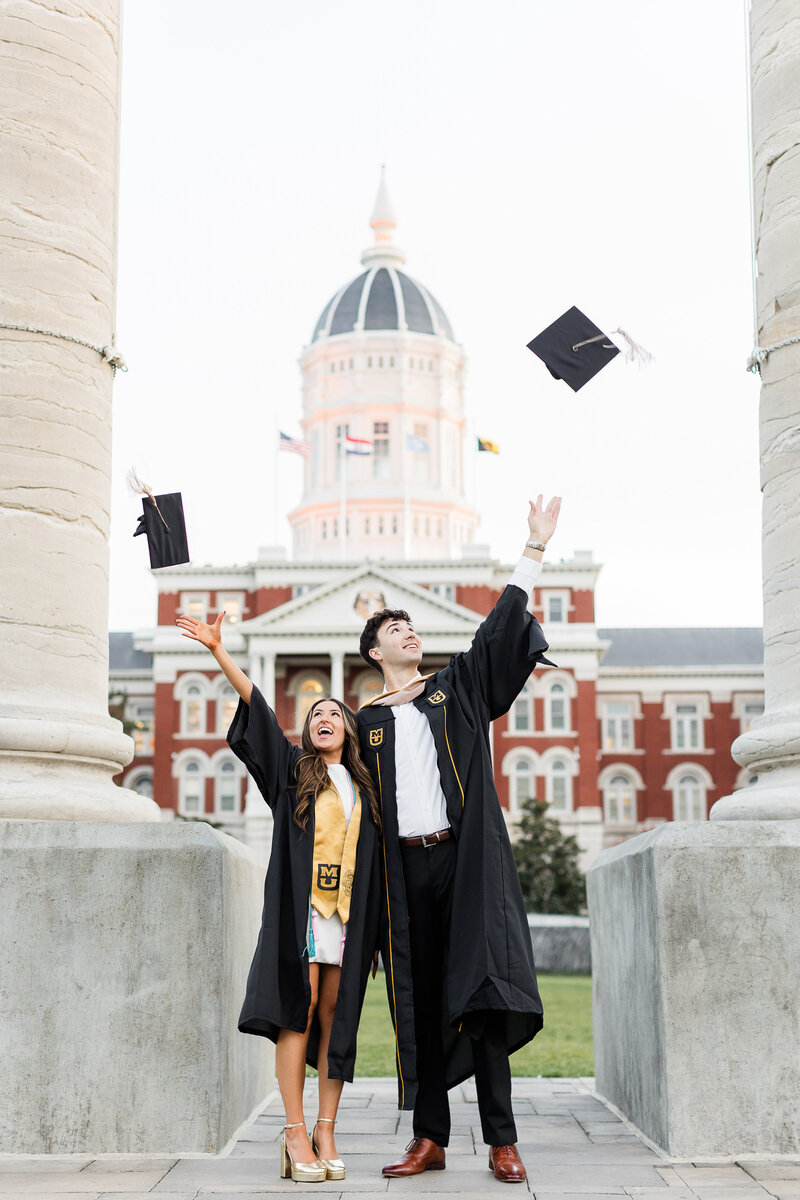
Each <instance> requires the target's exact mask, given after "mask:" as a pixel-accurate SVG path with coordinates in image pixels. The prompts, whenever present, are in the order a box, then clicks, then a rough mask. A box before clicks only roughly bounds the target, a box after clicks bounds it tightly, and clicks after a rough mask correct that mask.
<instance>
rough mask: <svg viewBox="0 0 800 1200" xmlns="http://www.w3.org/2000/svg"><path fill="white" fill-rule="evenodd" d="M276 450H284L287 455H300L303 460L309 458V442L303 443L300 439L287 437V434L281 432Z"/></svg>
mask: <svg viewBox="0 0 800 1200" xmlns="http://www.w3.org/2000/svg"><path fill="white" fill-rule="evenodd" d="M278 449H279V450H286V451H287V452H288V453H289V454H300V455H301V456H302V457H303V458H307V459H310V458H311V442H304V441H302V440H301V439H300V438H293V437H289V435H288V433H283V432H282V431H281V433H280V438H279V440H278Z"/></svg>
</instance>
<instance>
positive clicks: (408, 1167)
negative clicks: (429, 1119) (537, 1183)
mask: <svg viewBox="0 0 800 1200" xmlns="http://www.w3.org/2000/svg"><path fill="white" fill-rule="evenodd" d="M444 1157H445V1156H444V1146H437V1145H436V1142H432V1141H431V1139H430V1138H421V1137H415V1138H412V1139H411V1141H410V1142H409V1143H408V1145H407V1146H406V1152H405V1154H404V1155H403V1157H402V1158H398V1160H397V1162H393V1163H389V1165H388V1167H384V1168H383V1174H384V1175H390V1176H400V1175H419V1174H420V1172H422V1171H443V1170H444V1167H445V1162H444ZM522 1170H523V1172H524V1171H525V1168H524V1167H523V1168H522ZM522 1178H523V1179H524V1178H525V1176H524V1174H523V1176H522Z"/></svg>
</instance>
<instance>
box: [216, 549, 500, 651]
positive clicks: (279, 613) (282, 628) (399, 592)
mask: <svg viewBox="0 0 800 1200" xmlns="http://www.w3.org/2000/svg"><path fill="white" fill-rule="evenodd" d="M378 608H402V609H405V610H406V612H408V613H409V615H410V617H411V619H412V621H413V622H414V626H415V628H416V629H417V630H418V631H419V632H420V633H421V634H423V635H424V634H426V633H427V634H432V633H444V634H456V635H461V636H463V635H464V634H470V635H471V634H472V633H474V632H475V629H476V628H477V626H478V625H479V624H480V622H481V621H482V620H483V617H482V615H481V614H480V613H475V612H473V611H472V610H471V609H469V608H464V607H463V606H462V605H460V604H452V603H451V602H449V601H447V600H443V599H442V598H441V597H440V596H437V595H435V594H434V593H433V592H430V591H428V589H427V588H424V587H420V586H419V585H418V584H415V583H410V582H409V581H408V580H406V579H401V578H399V577H398V576H396V575H392V574H391V573H390V572H388V571H384V570H383V568H382V567H379V566H376V565H375V564H370V563H367V564H364V565H363V566H360V567H358V568H356V569H355V570H353V571H343V572H342V573H341V575H336V576H334V577H333V578H331V579H330V580H329V581H328V582H327V583H324V584H321V585H320V586H319V587H317V588H314V590H313V591H310V592H307V593H306V594H305V595H304V596H298V597H297V599H295V600H288V601H287V602H286V603H285V604H280V605H278V606H277V607H276V608H272V609H270V610H269V612H265V613H261V614H260V615H259V616H257V617H253V619H252V620H250V621H243V622H242V624H241V625H240V626H239V630H240V632H241V633H243V634H244V635H245V636H252V635H254V634H268V635H273V636H274V635H286V634H319V633H346V634H350V635H352V636H353V637H356V636H357V635H358V634H359V632H360V631H361V629H363V627H364V622H365V621H366V620H367V618H368V617H369V615H370V613H372V612H375V611H376V610H377V609H378Z"/></svg>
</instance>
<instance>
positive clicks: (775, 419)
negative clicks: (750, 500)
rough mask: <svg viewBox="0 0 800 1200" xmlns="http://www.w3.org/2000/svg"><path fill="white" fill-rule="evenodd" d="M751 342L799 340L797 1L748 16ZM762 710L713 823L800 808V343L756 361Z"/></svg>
mask: <svg viewBox="0 0 800 1200" xmlns="http://www.w3.org/2000/svg"><path fill="white" fill-rule="evenodd" d="M750 22H751V24H750V33H751V57H752V67H751V91H752V112H753V168H754V169H753V178H754V188H753V192H754V195H753V202H754V226H755V252H756V262H757V268H758V275H757V314H758V315H757V326H758V345H759V346H761V347H765V348H769V347H771V346H775V345H776V344H777V343H779V342H783V341H784V340H786V339H791V338H795V337H797V338H800V86H798V79H800V2H799V0H778V3H769V2H768V0H754V3H753V5H752V9H751V14H750ZM761 375H762V383H761V402H760V415H759V429H760V454H761V490H762V493H763V508H762V537H763V542H762V565H763V596H764V691H765V697H764V699H765V710H764V715H763V717H761V718H760V719H758V720H757V721H755V722H754V724H753V726H752V728H751V729H750V731H749V732H748V733H746V734H743V735H742V736H741V737H739V738H737V739H736V741H735V742H734V744H733V756H734V758H735V759H736V761H737V762H738V763H740V764H741V765H742V766H746V767H749V769H750V770H751V771H752V772H753V774H754V775H755V776H757V782H756V783H754V784H751V785H749V786H748V787H746V788H742V789H741V790H740V791H738V792H736V793H735V794H734V795H733V796H725V797H723V798H722V799H721V800H719V801H718V802H717V804H716V805H715V806H714V808H713V810H712V813H711V816H712V819H714V820H730V819H735V818H740V819H746V820H776V819H787V818H799V817H800V343H798V344H794V345H789V346H784V347H782V348H779V349H775V350H773V351H772V352H771V353H770V354H769V357H768V358H767V359H766V361H765V362H764V363H763V364H762V368H761Z"/></svg>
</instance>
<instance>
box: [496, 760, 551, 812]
mask: <svg viewBox="0 0 800 1200" xmlns="http://www.w3.org/2000/svg"><path fill="white" fill-rule="evenodd" d="M520 763H525V764H526V765H527V766H528V767H529V768H530V770H529V772H525V774H529V776H530V780H531V795H533V796H535V795H536V794H537V791H538V788H537V783H536V781H537V779H538V778H539V776H540V775H541V769H540V766H539V756H538V755H537V754H536V752H535V751H534V750H529V749H527V747H526V748H525V749H522V748H521V747H519V748H517V749H515V750H509V752H508V754H506V756H505V758H504V759H503V762H502V764H501V767H500V771H501V774H502V775H504V776H505V777H506V779H508V812H509V816H517V815H518V814H519V813H520V812H521V811H522V803H521V800H520V797H519V794H518V790H517V789H518V782H519V780H520V778H522V775H523V773H522V772H520V770H519V765H520Z"/></svg>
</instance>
